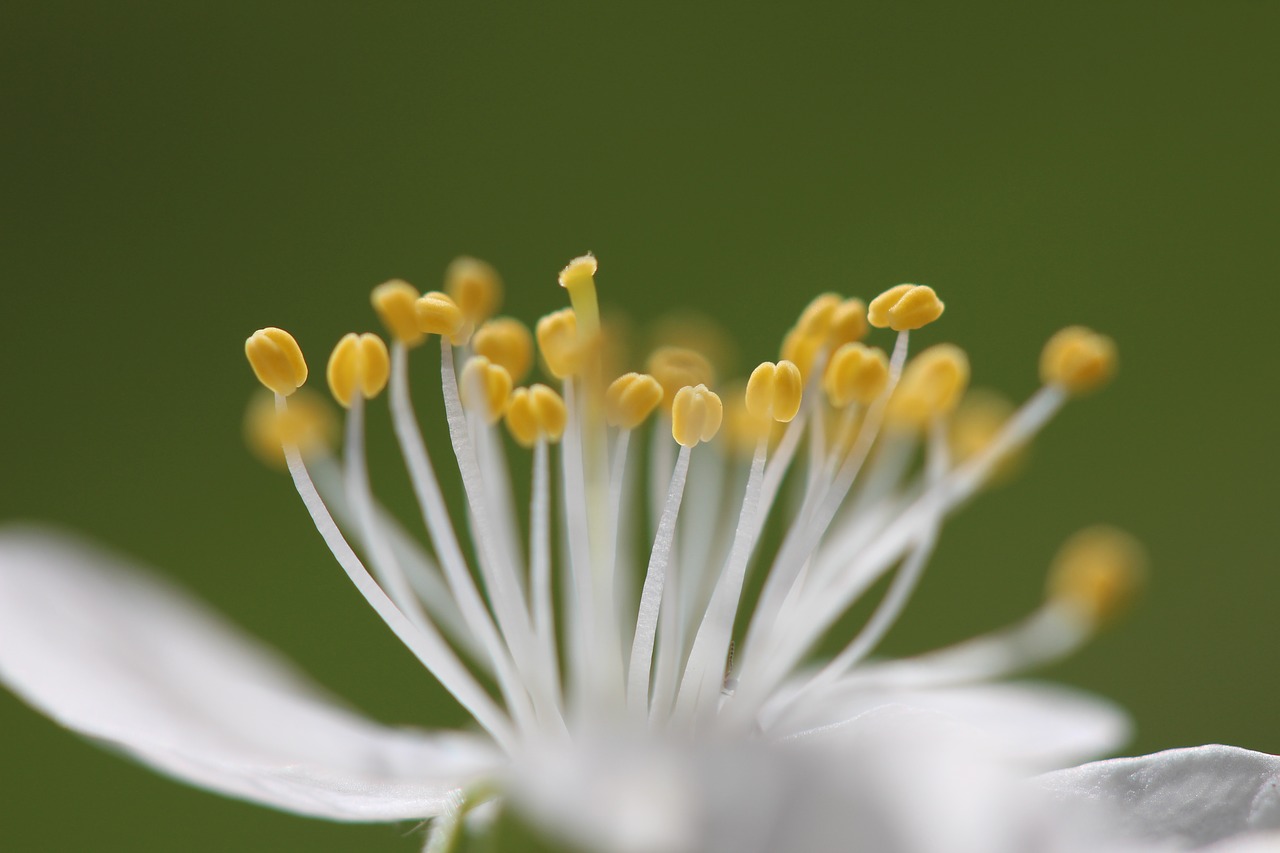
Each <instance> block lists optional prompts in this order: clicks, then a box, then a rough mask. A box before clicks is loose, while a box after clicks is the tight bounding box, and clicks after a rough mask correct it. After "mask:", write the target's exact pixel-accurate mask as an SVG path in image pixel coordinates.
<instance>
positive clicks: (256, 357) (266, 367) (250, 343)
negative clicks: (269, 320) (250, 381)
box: [244, 326, 307, 397]
mask: <svg viewBox="0 0 1280 853" xmlns="http://www.w3.org/2000/svg"><path fill="white" fill-rule="evenodd" d="M244 354H245V356H246V357H247V358H248V359H249V366H250V367H252V368H253V373H254V375H255V376H257V377H258V381H259V382H261V383H262V384H263V385H265V386H267V387H268V388H270V389H271V390H272V391H274V392H276V393H277V394H281V395H283V396H285V397H288V396H289V395H290V394H292V393H293V392H294V391H297V390H298V388H300V387H301V386H302V383H304V382H306V381H307V361H306V359H304V358H303V357H302V350H301V349H300V348H299V347H298V342H297V341H295V340H294V339H293V335H291V334H289V333H288V332H286V331H285V330H284V329H277V328H275V327H274V326H269V327H267V328H265V329H259V330H258V331H256V332H254V333H253V334H252V335H250V336H249V337H248V339H247V340H246V341H245V342H244Z"/></svg>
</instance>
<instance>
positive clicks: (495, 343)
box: [471, 317, 533, 382]
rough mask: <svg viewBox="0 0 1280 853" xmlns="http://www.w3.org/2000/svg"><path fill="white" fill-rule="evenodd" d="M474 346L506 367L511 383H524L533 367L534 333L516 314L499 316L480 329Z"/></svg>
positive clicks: (476, 351) (477, 331)
mask: <svg viewBox="0 0 1280 853" xmlns="http://www.w3.org/2000/svg"><path fill="white" fill-rule="evenodd" d="M471 349H473V350H474V351H475V353H476V355H482V356H484V357H485V358H487V359H489V360H490V361H492V362H493V363H494V364H497V365H501V366H502V367H504V368H506V371H507V373H510V374H511V381H512V382H523V381H524V380H525V377H527V376H528V375H529V370H530V368H532V367H533V335H532V334H531V333H530V332H529V328H528V327H527V326H526V325H525V324H524V323H521V322H520V321H519V320H516V319H515V318H513V317H498V318H496V319H493V320H490V321H489V322H487V323H485V324H484V325H483V326H481V327H480V328H479V329H477V330H476V333H475V335H474V336H473V337H472V339H471Z"/></svg>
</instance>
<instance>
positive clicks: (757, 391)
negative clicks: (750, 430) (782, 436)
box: [744, 359, 804, 424]
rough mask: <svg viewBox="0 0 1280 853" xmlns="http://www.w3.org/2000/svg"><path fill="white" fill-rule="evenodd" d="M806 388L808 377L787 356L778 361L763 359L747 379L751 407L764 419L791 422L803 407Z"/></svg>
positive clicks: (756, 416)
mask: <svg viewBox="0 0 1280 853" xmlns="http://www.w3.org/2000/svg"><path fill="white" fill-rule="evenodd" d="M803 390H804V380H803V379H801V378H800V369H799V368H798V367H796V366H795V364H793V363H792V362H790V361H787V360H786V359H783V360H782V361H779V362H778V363H777V364H774V363H773V362H769V361H766V362H763V363H762V364H760V366H758V367H757V368H756V369H755V370H753V371H751V378H750V379H748V380H747V391H746V395H745V397H744V399H745V400H746V404H747V411H748V412H749V413H750V414H751V416H752V417H754V418H758V419H759V420H762V421H769V420H774V421H778V422H779V423H784V424H785V423H788V422H789V421H790V420H791V419H792V418H794V417H795V416H796V413H797V412H798V411H800V396H801V393H802V392H803Z"/></svg>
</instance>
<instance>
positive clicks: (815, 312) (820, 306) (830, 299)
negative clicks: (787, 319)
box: [796, 293, 840, 338]
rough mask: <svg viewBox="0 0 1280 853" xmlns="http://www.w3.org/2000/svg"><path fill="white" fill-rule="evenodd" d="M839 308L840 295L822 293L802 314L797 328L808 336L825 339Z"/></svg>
mask: <svg viewBox="0 0 1280 853" xmlns="http://www.w3.org/2000/svg"><path fill="white" fill-rule="evenodd" d="M839 307H840V294H838V293H820V294H818V295H817V296H815V297H814V298H813V301H811V302H810V303H809V304H808V305H806V306H805V308H804V310H803V311H801V312H800V319H799V320H797V321H796V328H797V329H799V330H800V331H801V332H803V333H804V334H806V335H817V336H818V337H820V338H825V337H826V336H827V332H828V331H830V329H831V320H832V318H833V317H834V316H835V313H836V310H837V309H839Z"/></svg>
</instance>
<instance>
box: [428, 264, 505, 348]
mask: <svg viewBox="0 0 1280 853" xmlns="http://www.w3.org/2000/svg"><path fill="white" fill-rule="evenodd" d="M444 292H445V293H447V294H449V297H450V298H451V299H452V300H453V301H454V303H455V304H457V306H458V310H459V311H461V312H462V316H463V318H464V319H465V320H466V321H467V322H469V323H471V324H473V325H477V326H478V325H479V324H481V323H483V322H484V321H485V320H488V319H489V318H490V317H492V316H493V315H494V314H496V313H497V311H498V308H500V307H501V306H502V279H501V278H500V277H499V276H498V271H497V270H495V269H494V268H493V267H492V266H490V265H489V264H487V263H485V262H484V261H481V260H477V259H476V258H466V257H463V258H455V259H454V260H453V262H452V263H450V264H449V266H448V268H447V269H446V270H445V271H444ZM437 334H438V333H437Z"/></svg>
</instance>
